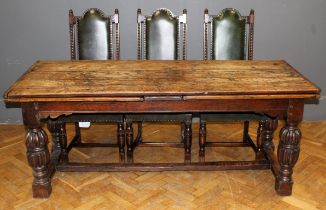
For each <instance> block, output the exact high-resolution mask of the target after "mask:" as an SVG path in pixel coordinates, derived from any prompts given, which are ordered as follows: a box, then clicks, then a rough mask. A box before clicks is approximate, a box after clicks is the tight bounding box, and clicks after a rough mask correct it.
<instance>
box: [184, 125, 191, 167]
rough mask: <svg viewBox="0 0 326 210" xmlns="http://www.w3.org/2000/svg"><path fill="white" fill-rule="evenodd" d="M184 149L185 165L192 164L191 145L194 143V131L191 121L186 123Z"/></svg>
mask: <svg viewBox="0 0 326 210" xmlns="http://www.w3.org/2000/svg"><path fill="white" fill-rule="evenodd" d="M184 138H185V139H184V147H185V163H190V162H191V143H192V129H191V121H186V122H185V136H184Z"/></svg>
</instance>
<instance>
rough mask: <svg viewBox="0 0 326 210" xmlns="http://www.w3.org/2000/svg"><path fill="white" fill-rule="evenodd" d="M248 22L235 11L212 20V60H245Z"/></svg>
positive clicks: (226, 11) (228, 11)
mask: <svg viewBox="0 0 326 210" xmlns="http://www.w3.org/2000/svg"><path fill="white" fill-rule="evenodd" d="M245 33H246V20H245V19H244V18H242V17H241V16H240V14H239V13H238V12H237V11H236V10H233V9H225V10H223V11H222V13H221V14H220V15H218V16H214V17H213V19H212V59H213V60H243V59H245V42H246V34H245Z"/></svg>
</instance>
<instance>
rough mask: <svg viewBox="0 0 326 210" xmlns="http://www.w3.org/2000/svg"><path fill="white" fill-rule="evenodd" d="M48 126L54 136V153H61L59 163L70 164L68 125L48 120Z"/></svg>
mask: <svg viewBox="0 0 326 210" xmlns="http://www.w3.org/2000/svg"><path fill="white" fill-rule="evenodd" d="M47 126H48V129H49V131H50V132H51V135H52V150H51V151H52V153H53V152H55V151H59V152H60V156H59V162H63V163H67V162H68V160H69V159H68V151H67V132H66V123H65V122H61V121H56V120H48V122H47Z"/></svg>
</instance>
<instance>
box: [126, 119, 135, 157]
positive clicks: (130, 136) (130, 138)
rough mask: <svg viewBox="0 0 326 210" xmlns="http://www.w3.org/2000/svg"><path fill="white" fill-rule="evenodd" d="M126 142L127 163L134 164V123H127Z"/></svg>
mask: <svg viewBox="0 0 326 210" xmlns="http://www.w3.org/2000/svg"><path fill="white" fill-rule="evenodd" d="M126 142H127V162H128V163H133V162H134V148H133V147H134V132H133V129H132V123H131V122H127V123H126Z"/></svg>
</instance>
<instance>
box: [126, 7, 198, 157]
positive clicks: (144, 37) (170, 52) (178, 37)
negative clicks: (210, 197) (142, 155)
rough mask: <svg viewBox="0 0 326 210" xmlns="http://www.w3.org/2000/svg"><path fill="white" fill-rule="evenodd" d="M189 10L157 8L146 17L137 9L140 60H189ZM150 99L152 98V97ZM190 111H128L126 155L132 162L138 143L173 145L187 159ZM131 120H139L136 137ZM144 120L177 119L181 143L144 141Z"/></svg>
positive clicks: (189, 136)
mask: <svg viewBox="0 0 326 210" xmlns="http://www.w3.org/2000/svg"><path fill="white" fill-rule="evenodd" d="M186 15H187V12H186V10H183V14H182V15H180V16H175V15H173V14H172V12H171V11H170V10H168V9H163V8H161V9H157V10H155V11H154V12H153V13H152V15H150V16H144V15H142V13H141V10H140V9H138V11H137V41H138V50H137V57H138V59H139V60H179V59H183V60H185V59H186V32H187V22H186ZM149 100H150V99H149ZM191 116H192V115H191V114H188V113H180V114H163V113H162V114H147V113H142V114H128V115H125V120H126V141H127V158H128V161H129V162H133V151H134V149H135V147H136V146H172V147H183V148H184V150H185V162H190V156H191V120H192V119H191V118H192V117H191ZM132 122H138V134H137V137H136V138H135V139H134V138H133V131H132V127H131V125H132ZM142 122H178V123H180V124H181V141H180V142H167V141H164V142H150V141H146V142H144V141H143V138H142Z"/></svg>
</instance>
